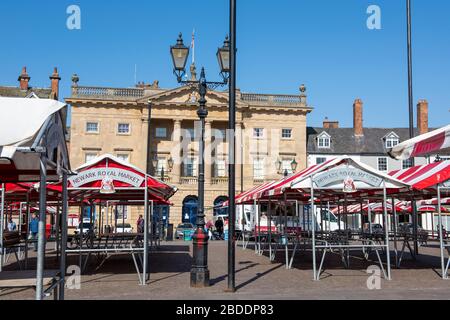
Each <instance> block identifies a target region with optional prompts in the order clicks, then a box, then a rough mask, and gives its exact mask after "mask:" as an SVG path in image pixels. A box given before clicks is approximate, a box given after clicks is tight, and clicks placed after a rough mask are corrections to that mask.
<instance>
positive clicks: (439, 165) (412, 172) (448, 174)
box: [389, 161, 450, 190]
mask: <svg viewBox="0 0 450 320" xmlns="http://www.w3.org/2000/svg"><path fill="white" fill-rule="evenodd" d="M389 175H390V176H391V177H394V178H396V179H398V180H400V181H403V182H405V183H406V184H408V185H410V186H412V187H413V188H414V189H416V190H424V189H429V188H434V187H436V186H437V185H438V184H440V183H445V182H448V181H449V180H450V161H441V162H435V163H430V164H427V165H422V166H416V167H413V168H409V169H405V170H396V171H392V172H390V173H389Z"/></svg>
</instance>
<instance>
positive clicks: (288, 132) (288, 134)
mask: <svg viewBox="0 0 450 320" xmlns="http://www.w3.org/2000/svg"><path fill="white" fill-rule="evenodd" d="M281 138H282V139H292V129H282V130H281Z"/></svg>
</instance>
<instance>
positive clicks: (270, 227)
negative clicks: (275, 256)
mask: <svg viewBox="0 0 450 320" xmlns="http://www.w3.org/2000/svg"><path fill="white" fill-rule="evenodd" d="M267 211H268V213H269V221H267V226H268V227H269V229H268V230H267V231H268V232H269V260H270V262H272V202H271V199H270V197H269V208H268V209H267Z"/></svg>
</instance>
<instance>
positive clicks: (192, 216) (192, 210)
mask: <svg viewBox="0 0 450 320" xmlns="http://www.w3.org/2000/svg"><path fill="white" fill-rule="evenodd" d="M197 210H198V197H197V196H187V197H186V198H184V201H183V211H182V215H183V216H182V219H181V220H182V222H183V223H192V224H193V225H194V226H195V225H196V220H197Z"/></svg>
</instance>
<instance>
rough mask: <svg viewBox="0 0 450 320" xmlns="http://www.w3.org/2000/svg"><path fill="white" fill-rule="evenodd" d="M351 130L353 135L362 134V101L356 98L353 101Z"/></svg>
mask: <svg viewBox="0 0 450 320" xmlns="http://www.w3.org/2000/svg"><path fill="white" fill-rule="evenodd" d="M353 130H354V133H355V136H364V130H363V102H362V101H361V99H356V100H355V102H354V103H353Z"/></svg>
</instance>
